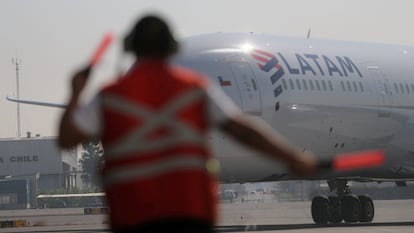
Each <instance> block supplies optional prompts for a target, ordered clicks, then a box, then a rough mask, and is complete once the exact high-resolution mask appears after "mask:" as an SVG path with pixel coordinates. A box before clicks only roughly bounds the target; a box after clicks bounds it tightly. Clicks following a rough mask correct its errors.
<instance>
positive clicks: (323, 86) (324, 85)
mask: <svg viewBox="0 0 414 233" xmlns="http://www.w3.org/2000/svg"><path fill="white" fill-rule="evenodd" d="M321 82H322V88H323V90H324V91H326V90H327V89H326V83H325V80H322V81H321Z"/></svg>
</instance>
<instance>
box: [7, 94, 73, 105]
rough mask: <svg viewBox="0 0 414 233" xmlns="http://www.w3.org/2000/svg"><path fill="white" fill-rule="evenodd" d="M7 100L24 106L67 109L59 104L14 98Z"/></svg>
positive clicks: (8, 97) (10, 97)
mask: <svg viewBox="0 0 414 233" xmlns="http://www.w3.org/2000/svg"><path fill="white" fill-rule="evenodd" d="M6 99H7V100H8V101H12V102H16V103H22V104H32V105H40V106H46V107H53V108H66V105H65V104H57V103H50V102H41V101H32V100H22V99H17V98H15V97H13V96H6Z"/></svg>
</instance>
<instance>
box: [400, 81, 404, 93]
mask: <svg viewBox="0 0 414 233" xmlns="http://www.w3.org/2000/svg"><path fill="white" fill-rule="evenodd" d="M400 88H401V93H402V94H404V93H405V91H404V85H403V84H402V83H400Z"/></svg>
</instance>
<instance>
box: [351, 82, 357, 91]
mask: <svg viewBox="0 0 414 233" xmlns="http://www.w3.org/2000/svg"><path fill="white" fill-rule="evenodd" d="M352 86H354V91H355V92H358V86H357V84H356V82H355V81H353V82H352Z"/></svg>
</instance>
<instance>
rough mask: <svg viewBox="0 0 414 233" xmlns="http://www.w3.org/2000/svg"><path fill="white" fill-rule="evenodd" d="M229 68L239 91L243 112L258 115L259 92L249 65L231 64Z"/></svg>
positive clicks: (260, 104)
mask: <svg viewBox="0 0 414 233" xmlns="http://www.w3.org/2000/svg"><path fill="white" fill-rule="evenodd" d="M229 66H230V68H231V72H232V73H233V76H234V79H235V80H236V84H237V87H238V88H239V91H240V95H241V107H242V110H243V112H246V113H250V114H254V115H260V114H261V112H262V110H261V109H262V103H261V99H260V91H259V87H258V85H257V82H256V78H255V76H254V74H253V72H252V70H251V68H250V65H249V64H248V63H246V62H231V63H229Z"/></svg>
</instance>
